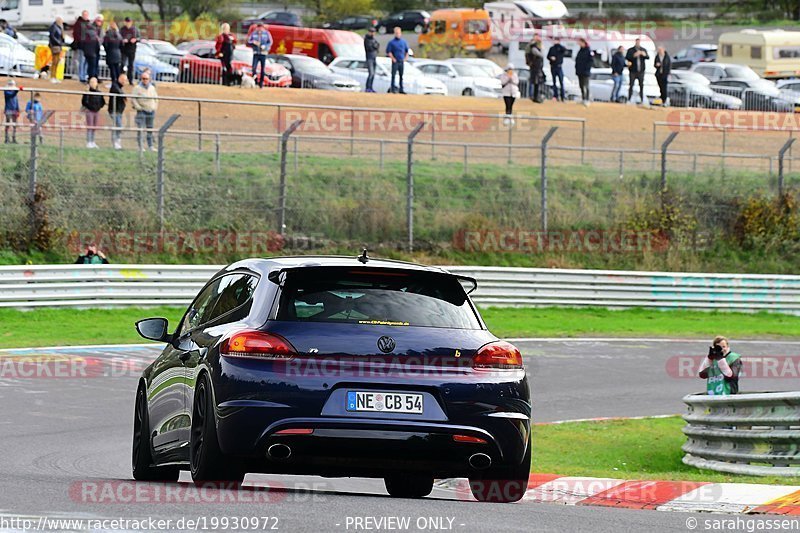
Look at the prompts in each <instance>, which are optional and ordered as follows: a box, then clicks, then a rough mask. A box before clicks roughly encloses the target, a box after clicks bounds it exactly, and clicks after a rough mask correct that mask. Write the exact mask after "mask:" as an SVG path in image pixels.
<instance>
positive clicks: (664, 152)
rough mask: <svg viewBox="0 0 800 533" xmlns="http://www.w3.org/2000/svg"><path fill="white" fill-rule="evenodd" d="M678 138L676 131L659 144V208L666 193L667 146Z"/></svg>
mask: <svg viewBox="0 0 800 533" xmlns="http://www.w3.org/2000/svg"><path fill="white" fill-rule="evenodd" d="M677 136H678V132H677V131H673V132H672V133H670V134H669V136H668V137H667V138H666V139H665V140H664V142H663V143H661V207H662V208H663V207H664V196H665V195H666V193H667V148H669V145H670V144H672V141H674V140H675V137H677Z"/></svg>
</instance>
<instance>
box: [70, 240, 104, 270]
mask: <svg viewBox="0 0 800 533" xmlns="http://www.w3.org/2000/svg"><path fill="white" fill-rule="evenodd" d="M75 264H76V265H107V264H108V258H106V254H104V253H103V252H102V250H99V249H98V248H97V245H96V244H94V243H92V244H90V245H89V246H87V247H86V253H85V254H83V255H79V256H78V259H76V260H75Z"/></svg>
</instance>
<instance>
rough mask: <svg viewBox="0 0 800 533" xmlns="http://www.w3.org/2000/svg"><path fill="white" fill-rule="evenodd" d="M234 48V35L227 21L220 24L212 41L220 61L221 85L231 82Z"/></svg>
mask: <svg viewBox="0 0 800 533" xmlns="http://www.w3.org/2000/svg"><path fill="white" fill-rule="evenodd" d="M235 48H236V35H234V34H233V33H231V26H230V24H228V23H227V22H226V23H225V24H223V25H222V26H220V32H219V35H217V39H216V41H215V43H214V49H215V50H216V54H217V58H218V59H219V60H220V61H221V62H222V85H230V84H231V83H233V65H232V64H231V61H233V50H234V49H235Z"/></svg>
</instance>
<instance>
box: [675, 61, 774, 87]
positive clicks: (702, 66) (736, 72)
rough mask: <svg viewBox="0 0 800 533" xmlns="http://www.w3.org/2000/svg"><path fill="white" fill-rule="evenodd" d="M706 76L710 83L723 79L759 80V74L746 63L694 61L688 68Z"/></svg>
mask: <svg viewBox="0 0 800 533" xmlns="http://www.w3.org/2000/svg"><path fill="white" fill-rule="evenodd" d="M690 70H691V71H692V72H697V73H698V74H702V75H703V76H705V77H706V78H708V79H709V80H710V81H711V82H712V83H714V82H717V81H719V80H724V79H728V78H730V79H737V80H738V79H741V80H760V79H761V76H759V75H758V74H756V73H755V71H754V70H753V69H751V68H750V67H748V66H746V65H734V64H732V63H696V64H694V65H692V68H691V69H690Z"/></svg>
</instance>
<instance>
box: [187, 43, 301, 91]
mask: <svg viewBox="0 0 800 533" xmlns="http://www.w3.org/2000/svg"><path fill="white" fill-rule="evenodd" d="M186 51H187V54H186V55H185V56H183V57H182V58H181V62H180V78H181V81H183V82H185V83H212V84H219V83H220V81H221V80H222V63H221V62H220V60H219V59H217V58H216V57H215V49H214V41H196V42H195V44H193V45H192V46H190V47H188V49H187V50H186ZM231 65H232V66H233V70H234V72H235V73H238V75H242V74H247V75H250V76H252V75H253V50H252V49H251V48H248V47H247V46H244V45H239V46H237V47H236V48H235V49H234V51H233V61H232V62H231ZM264 72H266V76H265V77H264V85H265V86H267V87H289V86H291V85H292V75H291V74H290V73H289V71H288V70H286V68H284V67H283V66H281V65H278V64H276V63H274V62H272V61H270V60H268V61H267V63H266V65H265V67H264Z"/></svg>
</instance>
